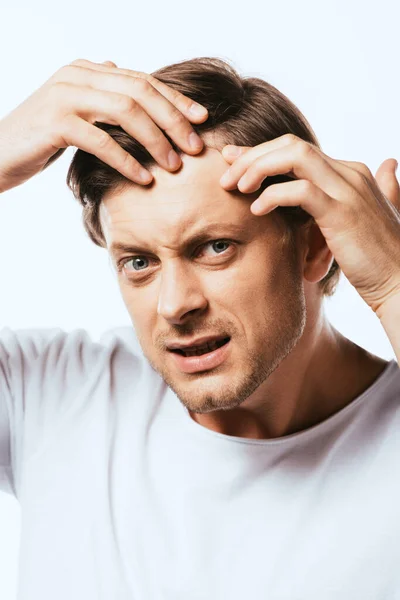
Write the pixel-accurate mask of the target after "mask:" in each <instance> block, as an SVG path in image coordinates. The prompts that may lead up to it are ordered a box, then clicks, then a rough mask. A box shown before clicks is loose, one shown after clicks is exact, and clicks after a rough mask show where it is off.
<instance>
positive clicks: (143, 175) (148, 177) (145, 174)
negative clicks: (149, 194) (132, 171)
mask: <svg viewBox="0 0 400 600" xmlns="http://www.w3.org/2000/svg"><path fill="white" fill-rule="evenodd" d="M139 178H140V179H141V181H142V182H143V183H150V181H152V179H153V175H152V174H151V173H150V172H149V171H146V169H140V171H139Z"/></svg>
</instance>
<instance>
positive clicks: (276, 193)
mask: <svg viewBox="0 0 400 600" xmlns="http://www.w3.org/2000/svg"><path fill="white" fill-rule="evenodd" d="M334 203H335V200H334V199H333V198H331V197H330V196H328V194H325V192H323V191H322V190H321V189H320V188H319V187H317V186H316V185H314V184H313V183H311V182H310V181H308V180H307V179H297V180H295V181H288V182H285V183H278V184H275V185H271V186H270V187H269V188H267V189H266V190H264V191H263V192H262V193H261V194H260V196H259V197H258V198H257V200H255V202H253V204H251V206H250V210H251V211H252V213H253V214H255V215H260V216H261V215H266V214H268V213H269V212H271V211H272V210H274V209H275V208H277V207H278V206H301V207H302V208H303V209H304V210H305V211H306V212H308V213H309V214H310V215H311V216H312V217H314V219H315V220H316V222H317V223H319V224H323V221H324V218H325V216H326V215H327V214H329V213H330V212H331V211H332V205H333V204H334Z"/></svg>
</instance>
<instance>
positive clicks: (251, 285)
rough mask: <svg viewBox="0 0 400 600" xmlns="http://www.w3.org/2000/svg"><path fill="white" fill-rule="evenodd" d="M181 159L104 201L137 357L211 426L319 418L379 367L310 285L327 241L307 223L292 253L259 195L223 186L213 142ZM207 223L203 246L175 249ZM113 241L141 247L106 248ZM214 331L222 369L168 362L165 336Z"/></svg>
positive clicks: (267, 429)
mask: <svg viewBox="0 0 400 600" xmlns="http://www.w3.org/2000/svg"><path fill="white" fill-rule="evenodd" d="M182 163H183V164H182V168H181V169H180V170H179V171H177V172H174V173H170V172H167V171H165V170H164V169H162V168H161V167H160V166H158V165H156V166H154V167H153V168H152V169H151V171H152V173H153V175H154V180H153V182H152V183H151V184H150V185H149V186H146V187H144V186H141V185H138V184H135V183H132V184H131V183H129V184H126V186H125V187H124V188H120V189H118V190H113V191H112V192H110V193H109V194H108V195H107V196H106V197H105V198H104V199H103V201H102V204H101V207H100V221H101V225H102V228H103V233H104V236H105V240H106V244H107V249H108V251H109V252H110V256H111V260H112V262H113V264H114V265H116V263H117V262H118V261H120V260H122V259H123V260H125V259H126V260H127V262H126V263H125V266H124V268H123V270H122V271H121V272H118V284H119V287H120V290H121V294H122V298H123V301H124V303H125V306H126V307H127V310H128V312H129V315H130V317H131V320H132V323H133V325H134V328H135V330H136V333H137V337H138V340H139V342H140V345H141V348H142V351H143V353H144V355H145V357H146V358H147V359H148V361H149V362H150V364H151V365H152V367H153V368H154V369H155V370H156V371H157V372H158V373H159V374H160V375H161V376H162V378H163V379H164V380H165V382H166V383H167V385H168V386H170V387H171V388H172V389H173V391H174V392H175V393H176V395H177V396H178V398H179V400H180V401H181V403H182V404H183V405H184V406H185V407H186V408H187V409H188V411H189V414H190V416H191V417H192V419H193V420H195V421H196V422H197V423H199V424H200V425H202V426H204V427H207V428H209V429H211V430H214V431H217V432H220V433H223V434H226V435H234V436H238V437H244V438H255V439H263V438H276V437H282V436H285V435H289V434H292V433H296V432H298V431H301V430H303V429H306V428H309V427H311V426H313V425H316V424H317V423H319V422H321V421H323V420H325V419H326V418H328V417H329V416H330V415H332V414H334V413H335V412H337V411H338V410H340V409H341V408H343V407H344V406H346V405H347V404H348V403H349V402H351V401H352V400H353V399H354V398H356V397H357V396H358V395H359V394H361V393H362V392H363V391H364V390H365V389H367V388H368V387H369V386H370V385H371V384H372V383H373V381H374V380H375V379H376V378H377V377H378V376H379V375H380V373H381V372H382V370H383V369H384V367H385V366H386V364H387V361H384V360H383V359H381V358H379V357H377V356H374V355H372V354H370V353H369V352H367V351H366V350H365V349H363V348H361V347H359V346H358V345H356V344H354V343H353V342H351V341H350V340H348V339H347V338H345V337H344V336H342V335H341V334H340V333H339V332H338V331H337V330H336V329H335V328H334V327H333V326H332V325H331V324H330V323H329V322H328V321H327V319H326V317H325V315H324V311H323V304H322V296H321V293H320V290H319V288H318V282H319V281H320V280H321V279H322V278H323V277H324V276H325V275H326V273H327V272H328V270H329V268H330V265H331V264H332V260H333V257H332V253H331V252H330V250H329V248H328V247H327V245H326V242H325V239H324V237H323V236H322V234H321V232H320V230H319V228H318V227H317V226H316V225H315V224H313V225H311V226H310V227H308V228H307V229H305V230H304V231H303V232H302V233H301V234H299V235H298V237H297V240H296V244H297V248H298V252H297V255H296V254H295V253H294V252H293V249H292V248H291V247H290V246H289V245H288V244H287V243H286V242H285V241H284V233H285V229H284V226H283V224H282V222H281V221H280V219H279V216H277V214H276V213H274V212H272V213H270V214H267V215H264V216H256V215H254V214H252V212H251V211H250V204H251V202H252V201H254V200H255V198H257V196H258V194H257V193H254V194H243V193H241V192H239V191H238V190H233V191H227V190H225V189H223V188H222V187H221V185H220V183H219V180H220V178H221V176H222V174H223V173H224V172H225V171H226V169H227V166H228V165H227V162H226V160H225V159H224V157H223V156H222V154H221V153H220V152H219V150H217V149H215V148H212V147H209V146H206V147H205V149H204V151H203V152H202V153H201V154H200V155H197V156H195V157H194V156H189V155H186V154H184V155H183V156H182ZM215 224H218V226H219V230H218V231H215V232H214V231H212V232H211V230H210V235H209V237H208V238H207V239H206V240H204V242H201V243H200V244H196V246H195V247H194V248H192V249H188V248H186V249H185V248H184V247H183V246H182V242H183V239H184V238H185V237H188V236H189V235H192V234H194V233H195V232H196V231H197V230H198V229H199V228H200V227H202V226H207V227H211V226H214V225H215ZM229 224H236V225H240V226H241V232H240V233H232V232H231V231H229V229H228V228H227V226H228V225H229ZM215 240H221V242H223V241H224V240H226V241H227V242H229V243H226V244H223V245H218V244H217V245H215V244H214V245H213V243H210V241H211V242H213V241H215ZM115 242H124V243H128V244H129V243H130V244H132V245H135V246H137V248H138V250H137V251H136V252H126V251H125V252H124V251H118V252H116V253H114V252H112V251H111V245H112V244H113V243H115ZM206 242H208V243H206ZM235 242H238V243H235ZM134 256H139V258H136V260H135V261H134V262H133V261H132V260H129V259H132V258H133V257H134ZM143 261H144V262H143ZM135 267H136V270H135ZM220 333H224V334H228V335H230V336H231V342H230V346H231V348H230V351H229V354H228V357H227V359H226V360H225V361H224V362H223V363H222V364H221V365H220V366H219V367H217V368H215V369H212V370H210V371H207V372H204V373H200V374H199V373H192V374H187V373H183V372H181V371H180V370H179V369H178V368H177V367H176V366H175V362H174V360H173V357H172V356H171V354H170V352H169V351H168V350H167V345H168V343H171V342H172V341H180V342H182V343H186V342H187V341H188V340H189V339H191V338H193V337H200V336H204V335H212V334H220ZM338 375H340V376H338Z"/></svg>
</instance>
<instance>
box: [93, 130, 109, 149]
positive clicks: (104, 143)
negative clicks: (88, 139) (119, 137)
mask: <svg viewBox="0 0 400 600" xmlns="http://www.w3.org/2000/svg"><path fill="white" fill-rule="evenodd" d="M111 141H112V140H111V137H110V136H109V135H108V133H106V132H105V131H102V130H101V129H99V130H98V132H97V133H96V143H97V147H98V148H100V149H101V150H102V149H103V148H107V147H108V146H109V145H110V142H111Z"/></svg>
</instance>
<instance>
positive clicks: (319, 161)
mask: <svg viewBox="0 0 400 600" xmlns="http://www.w3.org/2000/svg"><path fill="white" fill-rule="evenodd" d="M184 93H185V95H184ZM189 98H190V100H189ZM192 100H195V101H197V102H200V104H203V105H204V106H205V107H206V108H207V112H206V113H205V114H204V113H203V114H201V113H199V116H195V115H193V114H191V112H190V111H189V107H190V106H191V104H192ZM44 107H45V108H46V110H44ZM193 122H194V125H192V124H191V123H193ZM16 123H19V127H18V128H17V127H16ZM21 123H22V124H24V125H25V127H26V130H27V131H28V132H29V133H30V134H31V135H30V137H29V136H26V135H25V136H18V131H21V129H22V130H24V127H21ZM161 130H162V131H161ZM163 132H165V133H164V134H163ZM195 132H197V134H199V135H200V137H201V140H200V143H199V145H198V146H196V145H191V144H190V142H191V141H192V140H193V138H196V133H195ZM193 134H194V135H193ZM22 137H23V139H22ZM27 138H28V139H29V143H27V142H26V139H27ZM0 140H3V141H2V144H3V145H2V146H1V145H0V189H2V190H3V191H5V190H7V189H10V188H11V187H14V186H16V185H19V184H21V183H22V182H23V181H25V180H26V179H28V178H29V177H31V176H32V175H34V174H35V173H37V172H39V171H40V170H42V169H43V168H44V166H46V165H49V164H50V163H51V162H52V161H53V160H55V158H57V156H59V154H60V153H61V152H62V150H63V148H65V147H67V146H69V145H74V146H77V147H78V148H80V150H78V151H77V153H76V155H75V156H74V159H73V161H72V164H71V167H70V170H69V173H68V183H69V185H70V187H71V189H72V191H73V192H74V194H75V196H76V198H78V199H79V200H80V201H81V202H82V204H83V207H84V208H83V217H84V225H85V228H86V230H87V232H88V234H89V235H90V237H91V239H92V240H93V241H94V242H95V243H96V244H98V245H99V246H102V247H104V248H107V251H108V252H109V254H110V258H111V259H112V261H113V265H114V267H115V270H116V273H117V278H118V284H119V286H120V289H121V294H122V297H123V299H124V302H125V305H126V307H127V309H128V311H129V314H130V316H131V319H132V323H133V325H134V330H135V332H136V335H137V338H136V340H135V339H134V338H133V337H132V335H131V336H126V332H125V333H124V334H121V335H119V333H118V332H108V333H107V334H105V335H104V336H103V338H102V339H101V340H100V343H95V342H93V341H92V340H90V338H89V337H88V335H87V334H86V333H85V331H84V330H76V331H74V332H70V333H66V332H64V331H62V330H60V329H54V330H50V331H49V330H28V331H27V330H22V331H11V330H10V329H8V328H5V329H4V330H3V331H2V332H1V344H0V365H1V367H2V378H1V380H0V381H1V385H2V389H3V391H2V395H1V405H0V406H1V414H2V420H1V429H0V431H2V434H1V447H2V453H1V464H2V465H3V466H2V467H1V471H0V473H1V474H2V489H3V490H5V491H9V492H11V493H13V494H15V496H16V497H17V498H18V500H19V501H20V503H21V509H22V540H21V563H20V590H19V592H20V596H19V597H20V598H23V599H25V598H36V597H37V598H39V597H40V598H44V599H47V598H54V597H57V598H61V599H64V598H85V599H88V598H89V599H91V598H107V599H108V598H113V599H114V598H115V599H118V600H119V599H128V598H132V599H133V598H134V599H137V598H139V599H146V600H147V599H150V598H152V599H153V598H154V599H159V598H163V599H164V598H165V599H167V598H174V599H177V598H207V599H208V598H216V599H220V598H221V599H222V598H234V599H236V598H238V599H239V598H241V599H242V598H244V597H248V598H271V599H273V600H278V599H279V600H283V599H285V600H286V599H287V600H289V599H290V600H294V599H306V598H307V600H314V599H315V600H316V599H318V600H320V599H321V598H324V600H330V599H337V598H341V600H343V599H345V600H347V599H352V600H354V599H355V598H357V599H358V598H360V599H361V598H363V599H364V598H374V599H375V598H382V599H383V598H385V599H386V598H387V599H390V600H392V599H395V598H400V577H399V575H398V564H399V560H400V550H399V549H398V543H397V540H398V536H399V533H400V525H399V520H398V506H399V503H400V485H399V478H398V476H397V469H398V455H399V454H398V453H399V450H400V448H399V446H400V436H399V427H400V414H399V410H398V406H399V395H400V370H399V368H398V362H396V361H395V360H393V361H389V362H388V361H385V360H383V359H381V358H380V357H378V356H375V355H373V354H370V353H369V352H367V351H366V350H365V349H363V348H360V347H359V346H357V345H356V344H354V343H352V342H351V341H350V340H348V339H346V338H345V337H344V336H342V335H341V334H340V333H339V332H338V331H337V330H335V329H334V328H333V327H332V326H331V325H330V323H329V322H328V321H327V319H326V317H325V315H324V312H323V296H324V295H329V294H331V293H333V291H334V285H333V284H332V281H333V282H334V283H335V282H337V277H338V274H339V269H341V270H342V271H343V272H344V274H345V275H346V276H347V278H348V279H349V281H350V283H352V284H353V285H354V286H355V287H356V289H357V290H358V292H359V294H360V295H361V297H362V298H363V299H364V301H365V302H366V303H367V304H368V305H369V306H370V308H371V309H372V310H373V311H374V312H375V313H376V314H377V316H378V317H379V319H380V320H381V323H382V325H383V327H384V329H385V331H386V333H387V335H388V337H389V339H390V341H391V343H392V346H393V349H394V352H395V354H396V357H397V361H398V360H399V357H400V327H399V324H400V318H399V317H400V308H399V307H400V303H399V302H400V259H399V257H400V252H399V246H400V242H399V240H400V237H399V234H400V213H399V210H398V209H399V206H400V204H399V200H400V194H399V185H398V182H397V179H396V176H395V168H394V167H395V163H396V161H394V160H393V159H389V160H386V161H385V162H384V163H383V164H382V165H381V166H380V168H379V170H378V172H377V174H376V177H375V178H374V177H373V176H372V174H371V173H370V171H369V169H368V168H367V167H366V166H365V165H363V164H362V163H353V162H348V161H340V160H334V159H332V158H330V157H328V156H327V155H325V154H324V153H323V152H322V150H321V149H320V148H319V145H318V142H317V140H316V138H315V135H314V134H313V132H312V130H311V128H310V127H309V125H308V124H307V122H306V120H305V119H304V117H303V116H302V115H301V114H300V113H299V111H298V110H297V109H296V108H295V107H294V105H293V104H292V103H291V102H290V101H289V100H288V99H287V98H285V97H284V96H283V95H282V94H281V93H280V92H278V90H276V89H275V88H273V87H272V86H270V85H269V84H267V83H266V82H262V80H258V79H247V80H245V79H242V78H240V77H239V75H238V74H237V73H236V72H235V71H234V70H233V69H231V68H230V67H229V66H228V65H226V64H225V63H223V61H219V60H217V59H194V60H192V61H185V62H183V63H179V64H178V65H171V66H169V67H165V68H164V69H161V70H159V71H158V72H156V73H155V74H153V75H147V74H143V73H138V72H134V71H129V70H125V69H118V67H117V66H116V65H115V64H114V63H110V62H107V63H103V64H101V65H99V64H96V63H91V62H89V61H85V60H79V61H75V62H74V63H72V64H71V65H68V66H66V67H63V68H62V69H60V70H59V71H58V72H57V73H56V74H55V75H54V76H53V77H52V78H51V79H50V80H49V81H48V82H46V83H45V84H44V86H42V88H40V89H39V90H38V91H37V92H35V94H34V95H32V96H31V97H30V98H28V100H26V101H25V103H23V104H22V105H21V106H20V107H17V109H15V111H13V113H11V114H10V115H8V116H7V117H6V118H5V119H4V120H3V121H2V122H0ZM4 140H7V145H6V144H5V142H4ZM249 141H250V142H251V143H247V142H249ZM234 151H236V153H235V152H234ZM169 159H171V160H170V161H169ZM146 166H147V167H148V168H149V169H150V170H147V179H146V173H145V177H144V178H143V179H140V177H139V173H140V169H141V168H143V167H146ZM228 166H230V169H229V172H228V173H225V172H226V171H227V167H228ZM223 176H224V177H223ZM271 183H272V184H273V185H271ZM260 188H261V189H262V191H261V192H260ZM255 200H257V202H255V203H254V201H255ZM124 335H125V337H124Z"/></svg>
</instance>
